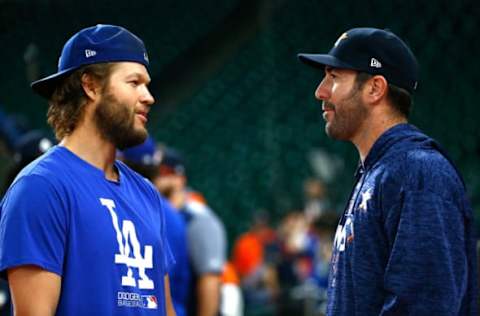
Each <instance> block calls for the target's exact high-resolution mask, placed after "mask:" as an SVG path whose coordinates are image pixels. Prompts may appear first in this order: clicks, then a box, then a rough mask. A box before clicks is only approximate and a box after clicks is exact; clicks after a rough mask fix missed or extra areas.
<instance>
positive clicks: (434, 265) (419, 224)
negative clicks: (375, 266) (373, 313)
mask: <svg viewBox="0 0 480 316" xmlns="http://www.w3.org/2000/svg"><path fill="white" fill-rule="evenodd" d="M401 201H402V202H401V205H399V207H398V209H397V210H396V211H395V210H393V209H392V210H391V214H389V216H388V218H387V223H388V222H389V224H390V225H389V229H387V234H388V235H389V239H390V240H391V253H390V257H389V259H388V264H387V267H386V269H385V276H384V280H385V290H386V293H387V296H386V298H385V301H384V306H383V310H382V313H381V315H404V314H405V315H406V314H409V315H410V314H412V315H413V314H415V315H427V314H432V313H433V314H435V315H454V314H456V313H457V312H456V311H458V308H459V306H461V301H462V297H463V294H462V293H463V292H464V291H465V286H466V280H467V277H468V268H467V266H468V262H467V260H466V258H467V254H466V247H465V242H466V241H465V239H466V232H465V224H464V217H463V212H462V209H461V208H462V204H461V203H460V201H455V200H454V199H452V198H448V197H442V196H439V195H438V194H436V193H435V192H431V191H427V190H425V191H404V192H402V199H401Z"/></svg>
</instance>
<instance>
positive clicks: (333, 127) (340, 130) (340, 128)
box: [324, 91, 367, 140]
mask: <svg viewBox="0 0 480 316" xmlns="http://www.w3.org/2000/svg"><path fill="white" fill-rule="evenodd" d="M324 107H325V108H330V109H333V111H334V116H333V118H332V119H331V121H327V123H326V125H325V132H326V133H327V135H328V136H329V137H330V138H333V139H337V140H351V139H352V138H353V136H354V135H355V133H356V132H357V131H358V130H359V128H360V126H361V125H362V123H363V121H364V120H365V117H366V116H367V111H366V108H365V106H364V104H363V103H362V101H361V99H360V93H357V91H353V92H352V94H351V95H350V96H349V97H347V98H346V99H345V100H343V101H342V104H341V105H340V107H339V106H337V105H335V104H333V103H330V102H325V104H324Z"/></svg>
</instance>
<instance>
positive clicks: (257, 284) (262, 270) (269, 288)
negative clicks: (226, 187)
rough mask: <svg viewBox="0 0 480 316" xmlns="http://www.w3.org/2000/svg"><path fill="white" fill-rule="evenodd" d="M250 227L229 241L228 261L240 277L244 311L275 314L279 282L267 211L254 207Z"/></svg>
mask: <svg viewBox="0 0 480 316" xmlns="http://www.w3.org/2000/svg"><path fill="white" fill-rule="evenodd" d="M253 217H254V218H253V223H252V225H251V227H250V229H249V230H248V231H247V232H245V233H243V234H241V235H240V236H239V237H238V238H237V240H236V241H235V243H234V245H233V251H232V263H233V265H234V266H235V269H236V271H237V272H238V274H239V277H240V284H241V287H242V292H243V296H244V298H245V306H246V314H247V315H275V314H276V305H277V302H276V300H277V296H278V294H279V290H280V289H279V283H278V277H277V271H276V263H277V262H276V261H275V259H276V258H274V257H275V255H276V254H274V253H273V251H275V249H274V248H276V244H277V240H276V233H275V231H274V230H273V229H272V228H271V227H270V225H269V221H268V214H267V213H266V212H265V211H257V212H255V214H254V216H253Z"/></svg>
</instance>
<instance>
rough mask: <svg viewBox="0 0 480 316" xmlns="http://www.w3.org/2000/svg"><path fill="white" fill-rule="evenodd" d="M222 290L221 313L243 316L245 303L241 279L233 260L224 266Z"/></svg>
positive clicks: (223, 315)
mask: <svg viewBox="0 0 480 316" xmlns="http://www.w3.org/2000/svg"><path fill="white" fill-rule="evenodd" d="M220 292H221V293H220V297H221V299H220V315H221V316H243V310H244V303H243V295H242V292H241V288H240V279H239V277H238V274H237V271H236V269H235V267H234V265H233V264H232V263H231V262H227V263H226V264H225V266H224V269H223V273H222V286H221V290H220Z"/></svg>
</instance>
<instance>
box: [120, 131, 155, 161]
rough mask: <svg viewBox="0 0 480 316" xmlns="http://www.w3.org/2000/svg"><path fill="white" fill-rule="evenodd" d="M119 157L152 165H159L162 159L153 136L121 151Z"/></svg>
mask: <svg viewBox="0 0 480 316" xmlns="http://www.w3.org/2000/svg"><path fill="white" fill-rule="evenodd" d="M118 157H119V158H121V159H123V160H124V161H127V162H131V163H134V164H138V165H143V166H152V167H153V166H158V165H159V164H160V161H161V159H162V157H161V153H160V152H159V151H158V150H157V144H156V142H155V140H154V139H153V138H152V137H151V136H149V137H147V139H146V140H145V142H143V143H142V144H140V145H137V146H133V147H130V148H127V149H125V150H123V151H122V152H119V153H118Z"/></svg>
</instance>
